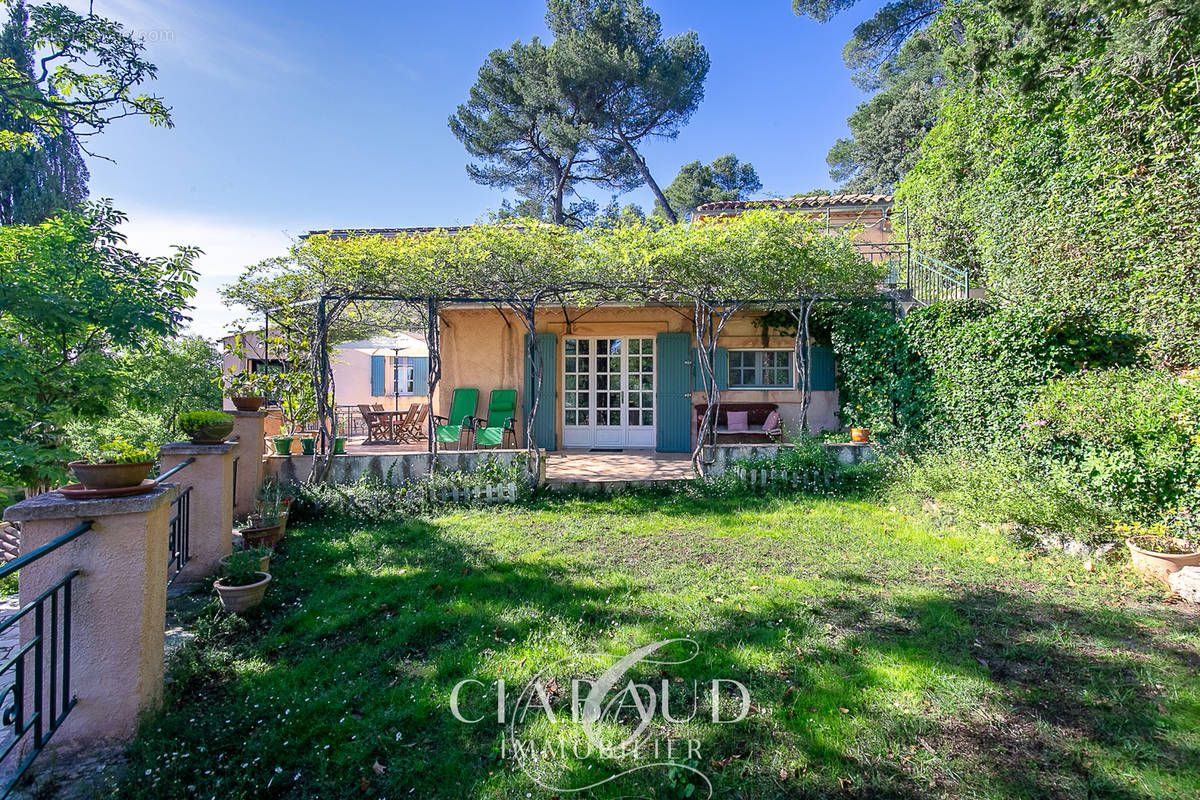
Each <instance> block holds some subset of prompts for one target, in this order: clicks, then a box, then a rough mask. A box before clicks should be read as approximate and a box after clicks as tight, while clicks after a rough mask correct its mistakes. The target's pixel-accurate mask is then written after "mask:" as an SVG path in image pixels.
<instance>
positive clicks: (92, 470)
mask: <svg viewBox="0 0 1200 800" xmlns="http://www.w3.org/2000/svg"><path fill="white" fill-rule="evenodd" d="M67 466H69V467H70V468H71V472H74V473H75V477H76V478H78V479H79V482H80V483H82V484H83V486H84V488H86V489H124V488H125V487H127V486H137V485H139V484H140V483H141V482H142V481H144V480H145V479H146V476H147V475H149V474H150V469H151V468H152V467H153V466H154V462H153V461H138V462H136V463H133V464H92V463H90V462H87V461H72V462H71V463H70V464H68V465H67Z"/></svg>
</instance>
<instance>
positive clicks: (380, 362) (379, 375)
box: [371, 356, 387, 397]
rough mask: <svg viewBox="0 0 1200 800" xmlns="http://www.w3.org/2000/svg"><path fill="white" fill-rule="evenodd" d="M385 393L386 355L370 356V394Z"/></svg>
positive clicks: (379, 394) (378, 395) (373, 395)
mask: <svg viewBox="0 0 1200 800" xmlns="http://www.w3.org/2000/svg"><path fill="white" fill-rule="evenodd" d="M386 394H387V356H371V396H372V397H383V396H384V395H386Z"/></svg>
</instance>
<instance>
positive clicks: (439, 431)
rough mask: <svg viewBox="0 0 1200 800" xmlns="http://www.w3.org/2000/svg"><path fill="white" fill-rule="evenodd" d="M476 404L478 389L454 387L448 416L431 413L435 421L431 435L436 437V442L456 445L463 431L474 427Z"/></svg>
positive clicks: (477, 402)
mask: <svg viewBox="0 0 1200 800" xmlns="http://www.w3.org/2000/svg"><path fill="white" fill-rule="evenodd" d="M478 404H479V390H478V389H455V390H454V396H453V397H452V398H451V400H450V416H448V417H443V416H442V415H440V414H434V415H433V420H434V422H435V423H437V424H436V425H434V428H433V435H434V436H435V437H437V440H438V443H439V444H450V443H451V442H454V443H455V444H456V445H457V444H458V443H459V442H460V441H461V440H462V435H463V431H469V430H471V429H472V428H473V427H474V423H475V406H476V405H478Z"/></svg>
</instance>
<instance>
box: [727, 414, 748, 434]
mask: <svg viewBox="0 0 1200 800" xmlns="http://www.w3.org/2000/svg"><path fill="white" fill-rule="evenodd" d="M725 424H726V425H727V426H728V427H729V430H731V431H748V430H750V412H749V411H728V412H726V414H725Z"/></svg>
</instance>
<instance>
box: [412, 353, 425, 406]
mask: <svg viewBox="0 0 1200 800" xmlns="http://www.w3.org/2000/svg"><path fill="white" fill-rule="evenodd" d="M409 360H410V361H412V366H413V394H414V395H416V396H417V397H424V396H425V395H427V394H429V359H428V358H426V357H425V356H420V357H417V358H411V359H409Z"/></svg>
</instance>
